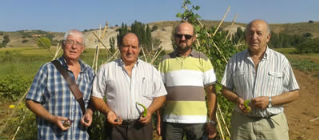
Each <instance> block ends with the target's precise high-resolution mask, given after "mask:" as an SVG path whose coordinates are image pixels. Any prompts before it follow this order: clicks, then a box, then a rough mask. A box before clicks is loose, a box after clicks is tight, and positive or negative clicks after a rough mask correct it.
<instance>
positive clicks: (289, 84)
mask: <svg viewBox="0 0 319 140" xmlns="http://www.w3.org/2000/svg"><path fill="white" fill-rule="evenodd" d="M284 61H286V62H285V63H284V64H286V66H285V68H284V79H283V86H284V89H285V91H293V90H298V89H299V85H298V83H297V80H296V78H295V75H294V72H293V70H292V68H291V65H290V63H289V61H288V60H287V59H285V60H284Z"/></svg>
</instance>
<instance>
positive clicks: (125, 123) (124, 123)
mask: <svg viewBox="0 0 319 140" xmlns="http://www.w3.org/2000/svg"><path fill="white" fill-rule="evenodd" d="M136 122H137V120H133V119H132V120H123V121H122V125H132V124H135V123H136Z"/></svg>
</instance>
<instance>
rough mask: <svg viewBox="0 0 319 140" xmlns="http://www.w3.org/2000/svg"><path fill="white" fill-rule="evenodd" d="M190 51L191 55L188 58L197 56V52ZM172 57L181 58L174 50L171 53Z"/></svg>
mask: <svg viewBox="0 0 319 140" xmlns="http://www.w3.org/2000/svg"><path fill="white" fill-rule="evenodd" d="M191 49H192V51H191V53H190V54H189V56H196V55H197V54H198V52H197V51H196V50H195V49H193V48H191ZM172 57H181V56H179V55H178V53H177V51H176V50H175V51H174V52H173V53H172ZM186 57H187V56H186Z"/></svg>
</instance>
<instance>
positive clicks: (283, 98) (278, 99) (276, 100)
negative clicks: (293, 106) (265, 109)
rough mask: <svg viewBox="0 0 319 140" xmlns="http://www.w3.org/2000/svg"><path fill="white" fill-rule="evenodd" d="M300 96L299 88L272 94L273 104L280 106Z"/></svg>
mask: <svg viewBox="0 0 319 140" xmlns="http://www.w3.org/2000/svg"><path fill="white" fill-rule="evenodd" d="M298 97H299V90H294V91H290V92H285V93H282V94H280V95H277V96H272V97H271V99H272V102H271V104H272V105H273V106H280V105H284V104H287V103H290V102H292V101H294V100H296V99H297V98H298Z"/></svg>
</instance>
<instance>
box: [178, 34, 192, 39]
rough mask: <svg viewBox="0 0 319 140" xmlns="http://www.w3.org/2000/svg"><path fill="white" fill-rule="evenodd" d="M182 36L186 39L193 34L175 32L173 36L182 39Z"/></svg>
mask: <svg viewBox="0 0 319 140" xmlns="http://www.w3.org/2000/svg"><path fill="white" fill-rule="evenodd" d="M183 36H184V37H185V39H186V40H188V39H191V38H192V37H193V36H192V35H188V34H175V37H177V38H179V39H182V38H183Z"/></svg>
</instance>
